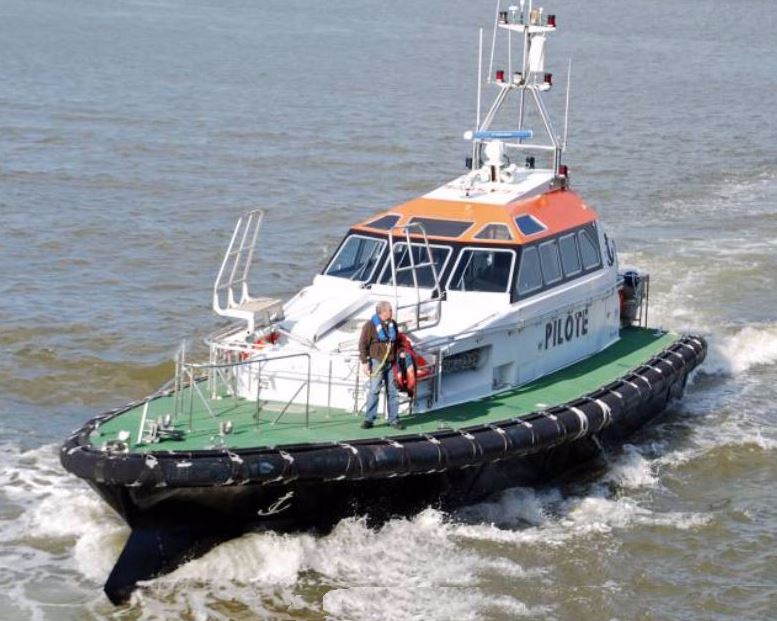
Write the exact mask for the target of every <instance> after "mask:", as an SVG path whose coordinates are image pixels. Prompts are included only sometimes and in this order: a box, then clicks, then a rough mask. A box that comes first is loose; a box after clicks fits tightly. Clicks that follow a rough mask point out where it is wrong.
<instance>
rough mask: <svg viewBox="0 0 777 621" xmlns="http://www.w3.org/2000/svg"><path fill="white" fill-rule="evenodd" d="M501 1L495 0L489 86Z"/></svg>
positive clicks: (489, 76) (492, 71) (492, 70)
mask: <svg viewBox="0 0 777 621" xmlns="http://www.w3.org/2000/svg"><path fill="white" fill-rule="evenodd" d="M501 1H502V0H496V15H495V16H494V33H493V35H492V36H491V60H489V62H488V83H489V84H491V75H492V74H493V73H494V51H495V50H496V29H497V28H498V27H499V26H498V25H499V4H500V2H501Z"/></svg>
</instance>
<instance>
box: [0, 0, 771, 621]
mask: <svg viewBox="0 0 777 621" xmlns="http://www.w3.org/2000/svg"><path fill="white" fill-rule="evenodd" d="M547 9H548V10H550V11H551V12H555V13H557V14H558V16H559V18H558V20H559V26H560V28H559V33H558V34H557V35H556V36H555V37H554V38H553V39H552V41H551V47H550V49H549V52H548V55H549V58H548V59H549V63H550V64H551V65H554V66H555V76H556V83H557V84H563V82H564V80H563V79H560V76H562V75H563V74H564V69H565V67H566V59H567V58H569V57H570V56H571V57H572V58H573V90H572V109H571V131H570V151H569V153H568V155H567V163H568V164H569V165H570V167H571V170H572V180H573V184H574V186H575V188H576V189H577V190H579V191H580V192H581V193H582V194H583V195H584V196H585V197H586V199H587V201H588V202H589V204H590V205H591V206H593V207H594V208H596V209H597V210H598V211H599V213H600V214H601V217H602V220H603V223H604V225H605V226H606V227H607V230H608V232H609V233H611V234H612V235H613V236H614V237H615V238H616V240H617V241H618V247H619V250H620V253H621V261H622V263H629V264H634V265H638V266H640V267H641V268H644V269H647V270H649V271H650V272H651V275H652V279H653V280H652V299H651V310H650V314H651V317H652V320H653V323H654V324H655V325H659V326H662V327H665V328H672V329H675V330H688V331H694V332H699V333H702V334H704V335H705V336H706V337H707V338H708V340H709V343H710V354H709V357H708V360H707V362H706V363H705V365H704V366H703V368H702V369H701V370H700V371H698V372H697V373H696V374H695V375H694V377H693V380H692V382H691V384H690V386H689V388H688V391H687V393H686V398H685V400H684V401H683V402H682V403H680V404H677V405H675V406H674V407H673V408H672V409H671V410H670V411H668V412H667V414H666V415H665V416H664V417H662V418H661V419H660V421H659V422H658V424H656V425H654V426H652V427H650V428H649V429H645V430H644V431H643V432H641V433H640V434H639V435H637V436H635V437H634V438H633V439H632V442H631V443H630V444H629V445H627V446H625V447H624V448H623V449H622V450H618V451H615V452H613V453H611V454H609V455H608V462H609V463H608V465H607V467H605V468H602V469H600V470H598V471H595V472H591V473H590V475H589V476H587V477H585V478H584V479H582V480H580V479H578V480H576V481H573V482H567V483H563V484H558V485H554V486H548V487H544V488H539V489H524V488H516V489H512V490H509V491H507V492H504V493H503V494H500V495H498V496H496V497H494V498H491V499H489V500H488V501H487V502H483V503H481V504H479V505H477V506H474V507H469V508H467V509H465V510H461V511H459V512H457V513H455V514H452V515H451V514H444V513H442V512H440V511H437V510H435V509H433V508H429V509H427V510H425V511H424V512H422V513H421V514H420V515H418V516H416V517H413V518H410V519H404V520H394V521H391V522H389V523H388V524H386V525H385V526H384V527H382V528H381V529H379V530H377V531H375V530H370V529H368V528H367V526H366V525H365V523H364V522H363V521H362V520H358V519H349V520H345V521H343V522H341V523H340V524H339V525H338V526H337V527H336V528H335V529H334V531H333V532H332V533H331V534H329V535H327V536H324V537H313V536H310V535H277V534H255V535H249V536H246V537H244V538H242V539H241V540H239V541H233V542H228V543H225V544H223V545H221V546H218V547H217V548H215V549H214V550H212V551H211V552H210V553H208V554H207V555H205V556H204V557H202V558H200V559H198V560H195V561H192V562H190V563H188V564H186V565H184V566H182V567H181V568H180V569H178V570H177V571H176V572H174V573H173V574H171V575H168V576H166V577H164V578H160V579H157V580H153V581H150V582H149V583H147V584H144V585H143V586H142V587H141V588H140V589H139V590H138V592H137V593H136V595H135V596H134V598H133V599H132V601H131V602H130V603H129V604H128V605H126V606H123V607H120V608H113V607H112V606H111V605H110V604H109V603H108V601H107V599H106V598H105V597H104V596H103V595H102V593H101V586H102V582H103V580H104V578H105V576H106V575H107V573H108V572H109V570H110V568H111V566H112V564H113V562H114V560H115V559H116V557H117V555H118V553H119V551H120V549H121V546H122V544H123V541H124V539H125V538H126V536H127V530H126V528H125V527H124V526H123V525H122V523H121V522H120V520H119V519H118V518H117V517H116V516H115V515H114V514H113V513H112V512H111V511H110V510H109V509H108V508H107V507H106V506H105V505H104V504H102V502H101V501H100V500H99V499H98V498H97V497H96V496H95V495H94V494H92V493H91V491H90V490H89V489H88V488H87V487H86V485H84V484H83V483H81V482H80V481H78V480H76V479H75V478H73V477H70V476H68V475H66V474H65V473H64V472H63V471H62V470H61V468H60V466H59V463H58V459H57V447H58V443H59V442H61V440H62V439H63V437H64V436H65V435H66V434H67V432H68V431H69V430H71V429H73V428H75V427H76V426H78V425H79V424H80V423H81V422H82V421H83V420H85V419H86V418H87V417H89V416H91V415H93V414H94V413H97V412H99V411H101V410H104V409H108V408H110V407H113V406H115V405H118V404H121V403H124V402H126V401H128V400H131V399H135V398H138V397H140V396H142V395H144V394H145V393H147V392H149V391H151V390H153V389H154V388H156V387H157V386H158V385H159V384H161V383H162V382H163V381H164V380H165V379H166V378H167V376H168V375H169V373H170V372H171V370H172V366H171V364H170V358H171V355H172V354H173V352H174V351H175V349H176V347H177V346H178V344H179V343H180V341H181V340H182V339H184V338H190V337H196V336H198V335H202V334H205V333H207V332H208V331H210V330H211V329H212V328H213V326H214V325H215V322H214V318H213V316H212V314H211V312H210V310H209V302H210V287H211V285H212V280H213V278H214V276H215V271H216V268H217V267H218V260H219V253H220V252H221V251H222V249H223V246H224V245H225V243H226V241H227V237H228V235H229V232H230V230H231V227H232V223H233V220H234V219H235V218H236V216H237V215H238V214H240V213H241V212H242V211H244V210H245V209H247V208H250V207H254V206H262V207H265V208H266V209H267V221H266V226H265V229H264V232H263V237H262V247H261V261H262V263H261V266H262V267H261V273H260V274H258V281H257V284H258V285H259V287H260V288H261V289H262V291H263V292H264V293H265V294H267V295H278V296H284V295H289V294H291V293H293V292H294V291H295V290H296V289H298V288H299V287H300V286H303V285H304V284H306V283H307V282H308V281H309V280H310V279H311V278H312V276H313V274H314V273H316V271H317V270H318V269H320V267H321V266H322V263H323V262H324V261H325V259H326V257H327V256H328V255H329V253H330V252H331V251H332V250H333V248H334V246H335V244H336V243H337V242H338V240H339V238H340V237H341V236H342V234H343V233H344V231H345V229H346V227H347V226H348V225H349V224H351V223H352V222H354V221H356V220H357V219H362V218H364V217H366V216H367V215H369V214H371V213H372V212H374V211H377V210H379V209H383V208H386V207H388V206H390V205H392V204H395V203H398V202H401V201H404V200H407V199H409V198H411V197H413V196H415V195H418V194H419V193H422V192H424V191H427V190H429V189H431V188H433V187H435V186H436V185H439V184H440V183H442V182H444V181H446V180H447V179H449V178H451V177H452V176H454V175H456V174H459V173H460V172H461V171H462V170H463V161H464V157H465V156H466V155H467V153H466V151H467V149H466V143H464V142H463V141H462V140H461V132H463V131H464V130H465V129H470V128H471V126H472V123H473V119H474V112H475V104H474V91H475V43H476V40H477V30H476V29H477V27H478V26H480V25H483V26H488V24H489V22H490V19H491V18H492V12H493V5H492V3H491V2H465V1H463V0H457V1H448V2H443V1H442V0H425V1H424V2H411V1H409V0H399V1H397V2H377V1H374V0H363V1H361V2H355V1H353V0H341V1H339V2H331V1H330V2H317V3H312V2H298V1H297V0H285V1H283V2H281V1H280V0H264V1H261V2H258V1H249V0H227V1H226V2H218V3H217V2H207V1H205V0H189V1H187V2H183V0H159V1H154V0H142V1H141V0H137V1H119V0H110V1H102V2H99V1H97V0H66V1H64V2H62V1H60V2H54V1H53V0H3V1H2V3H0V59H2V60H0V83H1V84H2V87H0V397H1V398H0V449H1V450H0V618H2V619H3V620H9V621H11V620H14V621H15V620H22V619H24V620H27V619H34V620H36V621H37V620H49V619H57V620H59V619H73V620H75V619H78V620H83V619H121V620H135V619H178V618H180V619H186V620H197V621H200V620H206V619H214V620H222V619H241V620H242V619H246V620H247V619H331V620H339V619H354V620H355V619H359V620H363V619H402V620H405V619H423V620H424V621H431V620H436V619H440V620H449V619H495V620H501V619H515V618H534V619H555V620H559V621H561V620H567V619H569V620H575V621H577V620H594V619H596V620H602V619H605V620H615V619H618V620H621V621H625V620H631V619H640V620H644V621H648V620H664V619H688V620H697V619H705V620H706V619H711V620H734V619H736V620H739V619H753V620H756V619H758V620H762V619H773V618H777V493H775V489H776V488H775V480H777V429H775V428H776V427H777V409H776V408H775V405H774V404H775V401H777V311H775V308H777V275H776V274H777V209H775V207H776V205H775V199H774V197H775V196H776V195H777V123H775V119H774V105H773V102H774V101H775V99H776V98H777V45H775V38H774V31H775V29H776V28H777V4H775V3H774V2H773V0H741V1H740V2H737V3H736V4H731V3H725V2H722V1H717V0H685V1H684V2H681V3H680V2H674V3H669V2H655V1H648V0H633V1H632V2H628V3H625V2H616V1H615V0H596V1H591V2H585V3H568V2H552V3H551V2H550V0H549V2H548V5H547ZM562 102H563V88H558V89H557V90H556V91H555V92H554V93H552V94H551V97H550V104H551V108H552V110H553V111H554V112H555V113H556V114H555V117H556V120H557V122H560V120H561V117H560V115H559V112H560V111H561V109H562Z"/></svg>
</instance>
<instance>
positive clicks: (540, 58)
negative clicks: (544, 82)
mask: <svg viewBox="0 0 777 621" xmlns="http://www.w3.org/2000/svg"><path fill="white" fill-rule="evenodd" d="M529 71H532V72H534V73H543V72H544V71H545V35H537V36H534V37H532V40H531V46H530V47H529Z"/></svg>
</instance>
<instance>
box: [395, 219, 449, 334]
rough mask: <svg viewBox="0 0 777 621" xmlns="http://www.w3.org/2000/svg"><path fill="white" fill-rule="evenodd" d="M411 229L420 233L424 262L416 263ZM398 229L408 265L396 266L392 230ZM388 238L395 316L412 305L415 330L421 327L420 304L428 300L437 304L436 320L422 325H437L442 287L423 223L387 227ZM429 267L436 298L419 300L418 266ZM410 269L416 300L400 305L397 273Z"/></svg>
mask: <svg viewBox="0 0 777 621" xmlns="http://www.w3.org/2000/svg"><path fill="white" fill-rule="evenodd" d="M411 229H417V232H416V233H414V235H416V236H418V235H420V236H421V238H422V243H423V245H424V247H425V249H426V257H427V260H426V262H421V263H418V264H416V262H415V257H414V256H413V242H412V241H411V239H410V235H411V232H410V231H411ZM395 230H396V231H399V232H400V234H404V242H403V243H404V244H405V246H406V247H407V252H408V258H409V259H410V265H405V266H402V267H397V264H396V259H395V258H394V244H395V241H394V231H395ZM388 239H389V260H390V263H391V280H392V283H393V284H394V309H395V312H396V316H397V318H399V311H400V309H404V308H411V307H412V306H415V309H416V312H415V324H416V326H415V328H414V329H415V330H420V329H421V305H422V304H428V303H430V302H432V303H436V304H437V313H436V315H437V317H436V321H435V322H434V323H433V324H430V325H429V326H424V327H431V326H434V325H437V324H438V323H440V315H441V313H442V287H441V285H440V275H439V274H438V273H437V266H436V265H435V263H434V255H432V249H431V246H430V245H429V238H428V237H427V235H426V229H425V228H424V225H423V224H421V223H420V222H410V223H408V224H405V225H402V226H399V227H394V228H392V229H389V232H388ZM415 244H416V245H419V242H415ZM424 267H429V268H431V270H432V276H433V277H434V287H433V288H432V294H433V295H434V292H435V291H436V292H437V298H431V299H427V300H421V287H419V286H418V270H419V269H420V268H424ZM406 271H411V272H412V274H413V288H414V289H415V293H416V302H415V304H405V305H403V306H400V304H399V285H398V284H397V274H399V273H401V272H406ZM408 332H412V330H408Z"/></svg>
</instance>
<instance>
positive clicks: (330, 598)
mask: <svg viewBox="0 0 777 621" xmlns="http://www.w3.org/2000/svg"><path fill="white" fill-rule="evenodd" d="M323 609H324V612H326V613H327V614H328V615H332V616H333V617H334V618H337V619H361V620H364V621H371V620H372V619H375V620H377V621H383V620H385V621H394V620H396V621H405V620H406V619H418V620H424V621H426V620H428V621H435V620H437V619H439V620H440V621H449V620H450V619H473V620H476V619H482V618H484V617H486V616H489V617H490V616H493V614H494V613H500V614H499V616H507V617H509V618H515V617H523V616H529V615H532V616H533V615H537V614H542V613H543V612H546V611H548V610H549V608H547V607H542V608H539V607H538V608H529V607H528V606H526V604H524V603H523V602H520V601H518V600H516V599H515V598H513V597H510V596H496V597H495V596H493V595H488V594H484V593H482V592H481V591H480V590H479V589H474V588H461V587H442V588H441V587H436V588H429V587H413V588H409V589H395V588H388V587H356V588H348V589H333V590H331V591H329V592H327V593H326V594H325V595H324V598H323ZM489 613H490V614H489Z"/></svg>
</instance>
